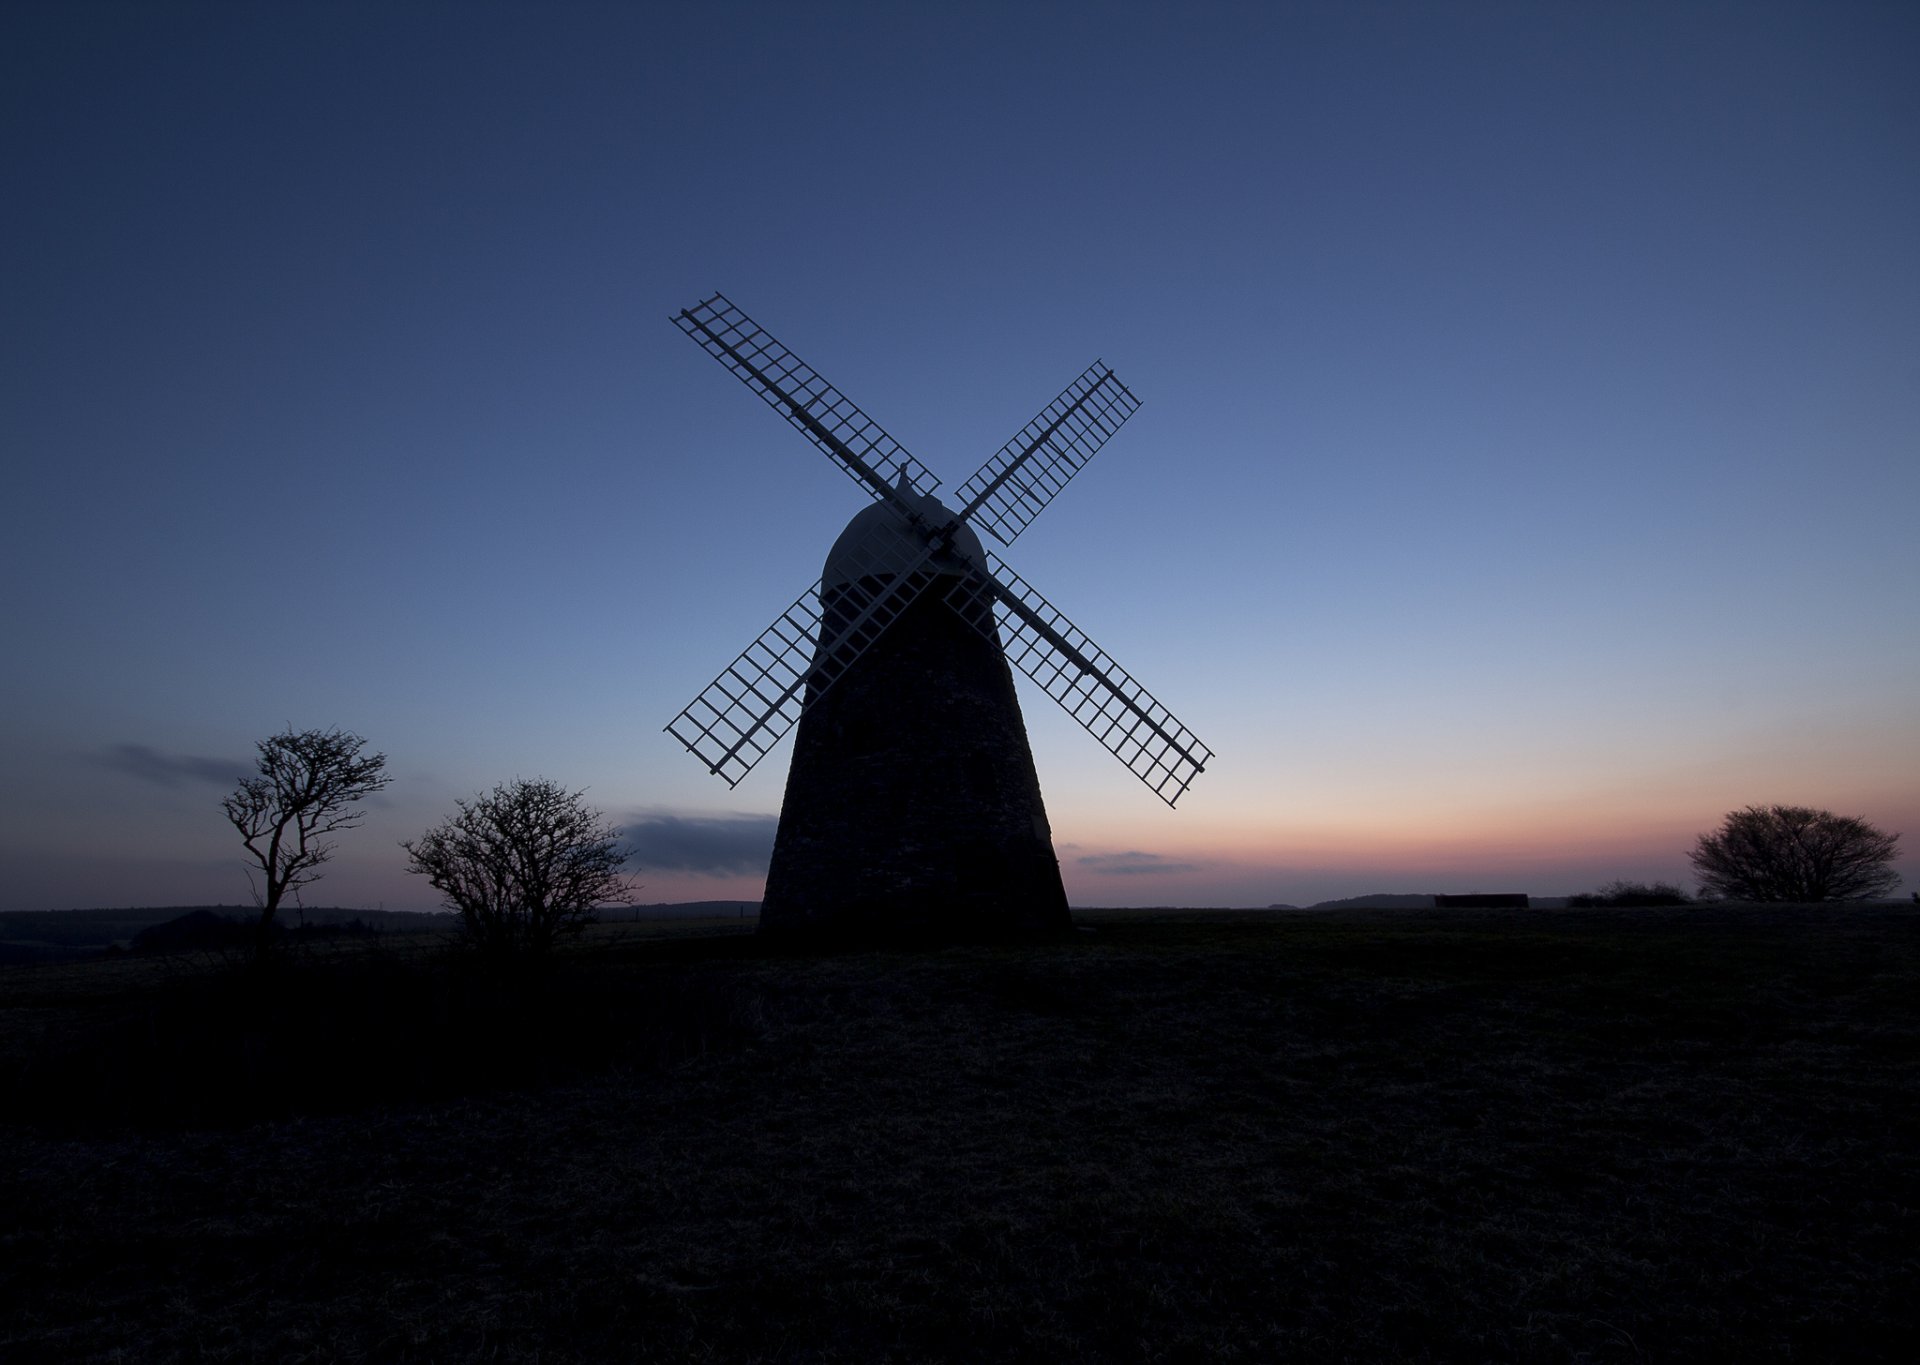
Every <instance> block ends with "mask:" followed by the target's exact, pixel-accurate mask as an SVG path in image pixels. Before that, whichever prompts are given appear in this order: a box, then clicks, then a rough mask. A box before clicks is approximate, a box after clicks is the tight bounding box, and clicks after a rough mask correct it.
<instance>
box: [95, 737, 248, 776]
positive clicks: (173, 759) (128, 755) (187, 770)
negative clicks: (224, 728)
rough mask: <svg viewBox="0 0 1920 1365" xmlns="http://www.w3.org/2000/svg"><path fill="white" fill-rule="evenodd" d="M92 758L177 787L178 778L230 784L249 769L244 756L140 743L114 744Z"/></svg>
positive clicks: (135, 774) (119, 769) (133, 774)
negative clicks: (162, 748)
mask: <svg viewBox="0 0 1920 1365" xmlns="http://www.w3.org/2000/svg"><path fill="white" fill-rule="evenodd" d="M94 758H95V759H96V760H97V761H99V762H100V763H104V764H105V765H106V766H107V767H109V768H113V769H116V770H117V771H119V772H123V773H126V774H127V775H128V776H130V777H137V778H139V779H141V780H142V781H144V782H152V783H154V784H155V785H156V786H161V787H177V786H179V785H180V784H181V783H182V782H212V783H216V784H218V785H219V786H222V787H226V786H231V785H233V784H234V783H236V782H238V781H239V780H240V779H241V778H243V777H246V776H247V775H249V774H250V773H252V771H253V767H254V765H253V763H252V761H250V760H247V759H231V758H199V757H195V756H194V755H192V754H163V753H161V752H159V751H158V750H157V749H149V748H148V747H147V746H146V745H144V744H115V745H112V746H110V747H109V748H107V749H105V750H103V751H102V752H100V753H98V754H95V755H94Z"/></svg>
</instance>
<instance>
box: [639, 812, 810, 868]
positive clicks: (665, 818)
mask: <svg viewBox="0 0 1920 1365" xmlns="http://www.w3.org/2000/svg"><path fill="white" fill-rule="evenodd" d="M779 824H780V817H779V816H777V815H661V814H648V815H632V816H629V817H628V818H627V819H626V820H624V821H622V822H621V826H620V830H621V833H622V835H623V836H624V837H625V839H626V845H627V850H628V852H629V853H631V854H632V855H633V860H634V863H635V864H636V865H637V869H638V870H640V871H646V870H649V869H651V870H655V871H660V872H697V873H702V874H704V875H707V876H712V877H724V876H732V875H736V874H741V873H745V874H758V873H763V872H765V871H766V870H767V861H768V859H770V858H771V857H772V856H773V833H774V830H775V829H777V828H778V827H779Z"/></svg>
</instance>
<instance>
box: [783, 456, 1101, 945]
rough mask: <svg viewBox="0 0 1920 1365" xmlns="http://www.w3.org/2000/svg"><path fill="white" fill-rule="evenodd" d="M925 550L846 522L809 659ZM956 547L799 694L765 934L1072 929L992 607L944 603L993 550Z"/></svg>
mask: <svg viewBox="0 0 1920 1365" xmlns="http://www.w3.org/2000/svg"><path fill="white" fill-rule="evenodd" d="M896 491H897V492H898V493H899V494H900V496H901V498H902V500H903V501H904V502H906V503H907V504H908V505H910V506H912V507H913V508H914V509H915V510H917V511H918V512H919V513H920V514H921V516H922V517H923V518H924V519H925V521H926V522H927V523H928V524H931V525H936V526H944V525H948V524H950V523H953V522H954V521H955V518H954V516H953V514H952V513H951V512H950V511H948V510H947V509H946V507H944V506H943V505H942V504H941V503H940V502H939V501H938V500H937V499H935V498H932V497H923V496H921V495H919V494H916V493H913V492H912V491H911V490H910V489H907V488H905V487H904V486H903V487H901V488H900V489H898V490H896ZM920 548H921V542H920V539H919V537H918V535H917V534H916V533H915V532H914V530H913V527H912V526H911V524H910V523H909V522H908V521H907V520H906V518H905V517H903V516H902V515H901V513H900V510H899V507H898V506H897V505H896V504H895V503H892V502H886V503H875V504H873V505H872V506H870V507H868V508H866V509H865V510H863V511H861V512H860V513H859V515H857V516H855V517H854V519H853V520H852V522H851V523H849V524H848V526H847V529H846V530H845V531H844V532H842V533H841V536H840V538H839V539H838V540H837V541H835V542H834V546H833V549H832V551H831V552H830V553H829V554H828V556H827V563H826V570H825V572H824V573H823V574H822V576H821V600H822V605H823V612H822V617H823V620H822V626H821V638H820V645H819V649H818V651H817V657H818V656H826V655H830V654H831V653H832V652H833V650H834V649H835V648H836V646H838V645H839V644H840V642H841V640H842V639H843V638H844V636H845V633H846V631H847V628H848V625H849V623H850V622H851V621H852V620H854V619H855V618H856V616H857V614H858V612H859V610H860V608H861V606H862V605H864V604H865V603H867V602H870V601H873V600H876V599H878V598H881V597H884V595H885V594H886V593H887V592H889V591H890V589H891V588H892V587H893V584H894V582H895V579H896V576H897V572H896V571H897V569H898V567H899V566H900V565H901V564H902V563H903V562H905V561H910V559H911V558H913V557H914V556H915V554H916V552H917V551H919V549H920ZM950 549H951V554H950V555H949V556H947V557H945V558H944V560H943V561H942V562H936V565H935V566H933V567H934V572H933V573H932V574H931V580H932V581H931V582H930V583H929V584H928V585H927V586H925V587H924V588H923V589H922V590H921V591H920V592H919V593H918V594H917V595H916V596H915V597H914V599H913V600H912V602H911V603H910V604H909V605H908V606H907V607H906V608H905V609H904V610H903V611H902V612H901V613H900V615H899V616H898V617H897V618H896V619H895V620H894V621H893V622H892V623H891V624H890V625H888V626H887V628H886V631H885V633H884V634H883V635H881V636H880V637H879V638H878V639H877V640H875V641H874V642H873V644H872V646H871V647H869V648H867V649H865V650H863V651H862V652H860V654H859V656H858V658H856V659H855V660H854V661H853V662H852V663H851V664H849V665H848V666H847V668H846V670H845V671H844V672H843V673H841V674H840V675H839V677H838V679H837V680H835V681H834V682H833V685H832V686H831V687H830V688H828V689H826V690H825V691H824V692H823V693H822V694H821V695H820V696H818V697H817V699H816V698H813V697H811V696H810V697H809V701H808V704H807V706H806V709H805V710H804V711H803V713H802V715H801V717H800V724H799V728H798V731H797V732H796V735H795V738H794V748H793V765H792V767H791V768H790V769H789V770H788V773H787V792H786V799H785V801H784V802H783V803H782V805H781V809H780V829H779V834H778V836H777V837H776V838H775V841H774V846H773V862H772V865H771V867H770V868H769V869H768V872H767V890H766V899H765V900H764V902H763V903H762V905H761V910H760V927H761V930H762V932H763V933H767V934H796V933H808V934H826V935H831V936H852V937H860V938H875V937H894V936H911V937H941V938H967V937H997V936H1002V935H1006V934H1014V933H1046V932H1063V931H1065V930H1066V929H1068V928H1070V927H1071V924H1072V917H1071V915H1070V914H1069V912H1068V910H1067V896H1066V891H1065V889H1064V888H1063V887H1062V886H1061V883H1060V865H1059V862H1058V860H1057V859H1056V858H1055V856H1054V851H1053V836H1052V832H1051V830H1050V828H1049V826H1048V824H1047V812H1046V806H1045V804H1044V802H1043V801H1042V799H1041V795H1040V780H1039V777H1038V775H1037V774H1036V773H1035V771H1034V766H1033V754H1032V751H1031V749H1030V748H1029V747H1028V743H1027V730H1026V723H1025V722H1024V720H1023V719H1022V718H1021V715H1020V701H1019V698H1018V697H1017V696H1016V695H1015V693H1014V686H1013V673H1012V670H1011V669H1009V668H1008V667H1007V661H1006V656H1005V654H1004V652H1003V651H1002V649H1001V646H1000V640H999V635H998V631H997V629H996V627H995V626H994V623H993V619H992V613H991V610H990V608H989V607H988V606H986V605H985V604H984V603H981V602H977V601H971V600H968V599H967V597H966V595H965V594H964V593H955V592H954V589H955V588H957V587H959V586H960V585H961V583H962V582H963V579H964V577H965V570H967V569H969V568H971V569H974V570H976V571H977V570H979V569H982V568H984V565H985V563H986V552H985V550H984V548H983V547H982V546H981V544H980V541H979V538H978V537H977V536H975V535H974V533H973V532H972V530H970V529H969V528H967V527H966V526H965V525H960V526H958V527H957V528H956V530H955V533H954V537H953V541H952V545H951V547H950ZM950 594H952V595H953V596H954V597H956V598H958V599H959V601H958V605H956V604H955V603H954V602H951V601H949V595H950ZM811 687H817V683H810V688H811Z"/></svg>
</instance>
